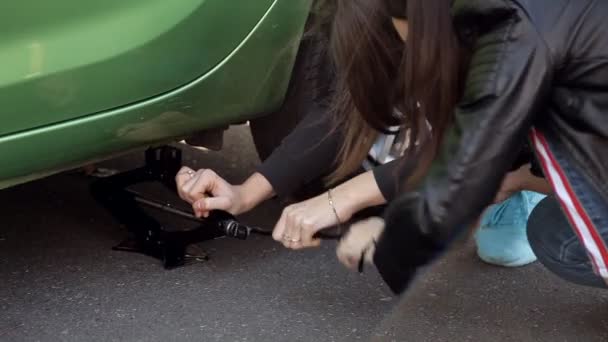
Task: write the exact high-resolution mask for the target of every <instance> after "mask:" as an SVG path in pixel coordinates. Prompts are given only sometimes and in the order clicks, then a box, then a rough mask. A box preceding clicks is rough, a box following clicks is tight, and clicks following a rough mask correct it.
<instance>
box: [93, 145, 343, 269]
mask: <svg viewBox="0 0 608 342" xmlns="http://www.w3.org/2000/svg"><path fill="white" fill-rule="evenodd" d="M181 165H182V152H181V150H180V149H178V148H175V147H171V146H162V147H156V148H150V149H148V150H147V151H146V152H145V165H144V166H143V167H140V168H137V169H134V170H130V171H126V172H123V173H119V174H116V175H113V176H110V177H107V178H100V179H98V180H96V181H95V182H94V183H93V184H92V185H91V192H92V194H93V196H94V197H95V199H96V200H97V201H98V202H99V203H100V204H102V205H103V206H104V207H105V208H106V209H107V210H108V211H109V212H110V214H111V215H112V216H113V217H114V218H115V219H116V220H117V221H118V222H119V223H120V224H122V225H123V226H125V227H126V228H127V230H128V232H129V237H128V238H127V239H126V240H125V241H123V242H121V243H120V244H118V245H116V246H115V247H113V249H114V250H119V251H128V252H137V253H143V254H145V255H149V256H152V257H155V258H158V259H160V260H161V261H162V263H163V266H164V267H165V268H166V269H172V268H175V267H179V266H182V265H184V264H186V263H188V262H190V261H193V260H206V259H207V255H206V254H205V253H196V254H194V255H193V254H188V253H187V247H188V246H190V245H192V244H195V243H199V242H203V241H207V240H213V239H217V238H222V237H231V238H236V239H240V240H246V239H247V238H248V237H249V236H250V235H251V234H252V233H254V234H261V235H270V234H271V232H270V231H269V230H264V229H261V228H257V227H250V226H246V225H244V224H242V223H240V222H239V221H237V220H236V219H235V218H234V217H233V216H232V215H230V214H229V213H226V212H223V211H214V212H212V213H211V214H210V215H209V217H208V218H203V219H199V218H197V217H196V216H194V215H192V214H191V213H189V212H187V211H185V210H181V209H179V208H177V207H175V206H173V205H171V204H170V203H165V202H162V201H158V200H155V199H151V198H146V197H144V196H143V195H142V194H140V193H138V192H136V191H134V190H132V189H129V187H131V186H134V185H136V184H140V183H151V182H158V183H160V184H162V185H164V187H166V188H167V189H168V190H169V191H171V192H173V193H175V191H176V184H175V175H176V174H177V172H178V171H179V169H180V168H181ZM144 208H149V209H154V210H157V211H162V212H165V213H168V214H170V215H173V216H176V217H180V218H182V219H186V220H189V221H192V222H195V223H196V227H195V228H193V229H189V230H181V231H180V230H175V229H167V228H169V227H166V226H163V224H161V223H160V222H159V221H158V220H157V219H155V218H154V217H152V216H151V215H148V214H147V213H146V211H145V210H144ZM340 236H341V232H340V231H330V232H323V233H322V234H321V235H320V236H319V237H321V238H323V239H339V238H340Z"/></svg>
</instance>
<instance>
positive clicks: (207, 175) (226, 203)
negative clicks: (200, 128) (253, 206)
mask: <svg viewBox="0 0 608 342" xmlns="http://www.w3.org/2000/svg"><path fill="white" fill-rule="evenodd" d="M175 181H176V183H177V193H178V194H179V197H181V198H182V199H183V200H184V201H186V202H188V203H190V204H191V205H192V209H193V210H194V213H195V215H196V216H197V217H207V216H209V212H210V211H212V210H224V211H227V212H229V213H231V214H233V215H238V214H240V213H242V212H243V211H245V209H246V207H247V206H246V205H245V200H244V196H243V194H242V193H241V191H240V190H241V189H240V187H239V186H235V185H232V184H230V183H228V182H227V181H225V180H224V179H223V178H222V177H220V176H218V175H217V174H216V173H215V172H213V170H210V169H200V170H198V171H194V170H192V169H191V168H189V167H185V166H184V167H182V169H181V170H180V171H179V172H178V173H177V175H176V176H175Z"/></svg>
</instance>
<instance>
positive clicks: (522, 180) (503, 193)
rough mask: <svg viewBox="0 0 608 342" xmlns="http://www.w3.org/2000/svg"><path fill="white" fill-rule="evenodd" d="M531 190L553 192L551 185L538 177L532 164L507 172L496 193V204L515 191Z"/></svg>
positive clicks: (544, 192) (543, 192)
mask: <svg viewBox="0 0 608 342" xmlns="http://www.w3.org/2000/svg"><path fill="white" fill-rule="evenodd" d="M522 190H529V191H535V192H538V193H541V194H545V195H548V194H549V193H551V192H552V189H551V185H550V184H549V182H547V180H546V179H544V178H539V177H536V176H534V175H533V174H532V172H531V171H530V164H526V165H523V166H522V167H520V168H519V169H517V170H515V171H512V172H509V173H507V175H506V176H505V178H504V179H503V180H502V184H501V186H500V190H498V193H497V194H496V197H495V199H494V204H496V203H502V202H504V201H505V200H507V199H508V198H509V197H511V196H512V195H513V194H514V193H516V192H519V191H522Z"/></svg>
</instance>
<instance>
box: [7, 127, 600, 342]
mask: <svg viewBox="0 0 608 342" xmlns="http://www.w3.org/2000/svg"><path fill="white" fill-rule="evenodd" d="M226 141H227V145H228V146H226V148H225V150H224V151H223V152H221V153H214V152H204V151H198V150H194V149H190V148H187V149H186V151H187V153H186V157H187V160H188V163H189V164H191V165H195V166H198V167H210V168H213V169H216V170H218V171H219V173H220V174H222V175H224V176H226V177H227V178H228V179H229V180H232V181H240V180H243V179H244V178H245V177H246V176H247V175H248V174H249V173H250V172H251V170H252V169H253V167H254V166H255V164H256V163H257V162H258V161H257V156H256V154H255V151H254V149H253V147H252V143H251V139H250V136H249V133H248V131H247V128H246V126H241V127H238V128H234V129H232V130H231V131H230V132H229V135H228V137H227V140H226ZM140 162H141V155H140V154H137V153H136V154H132V155H130V156H127V157H123V158H120V159H117V160H113V161H110V162H108V163H105V164H104V165H105V166H109V167H116V168H121V169H125V168H129V167H133V166H137V165H139V163H140ZM89 181H90V180H89V179H87V178H86V177H83V176H81V175H78V174H74V173H64V174H61V175H57V176H53V177H50V178H47V179H44V180H41V181H36V182H32V183H29V184H25V185H22V186H18V187H14V188H11V189H7V190H4V191H0V217H2V222H1V223H0V277H1V278H0V279H1V280H0V341H270V340H275V341H353V340H369V339H370V337H371V338H373V339H376V340H388V341H391V340H394V341H608V295H607V294H605V293H604V292H603V291H599V290H594V289H586V288H581V287H576V286H571V285H569V284H567V283H565V282H563V281H561V280H559V279H557V278H555V277H554V276H553V275H551V274H549V273H548V272H547V271H545V270H544V269H543V268H542V267H541V266H539V265H532V266H529V267H524V268H521V269H512V270H509V269H501V268H496V267H491V266H487V265H484V264H482V263H481V262H479V261H478V260H477V259H476V258H475V256H474V251H473V249H472V247H471V246H470V244H469V245H467V246H464V247H462V248H460V249H459V250H457V251H455V252H453V253H452V254H451V255H450V256H449V258H447V259H446V260H444V261H443V262H441V263H439V264H438V265H435V266H433V267H432V268H431V269H429V270H427V271H426V272H425V273H424V274H423V276H422V277H421V278H420V279H419V281H418V282H417V283H416V284H415V286H414V287H413V288H412V289H411V291H409V292H408V295H407V296H405V297H404V298H402V299H401V300H399V299H397V298H394V297H393V296H392V295H391V294H390V292H389V291H388V289H387V288H386V287H385V286H384V285H383V283H382V281H381V279H380V278H379V277H378V275H377V274H376V273H375V272H374V271H373V270H370V271H368V272H366V273H365V274H363V275H359V274H353V273H350V272H348V271H346V270H345V269H343V268H342V267H341V266H340V265H339V264H338V262H337V261H336V258H335V257H334V247H335V244H333V243H331V242H330V243H325V244H324V246H323V247H322V248H320V249H318V250H311V251H303V252H290V251H287V250H285V249H283V248H280V247H279V246H278V245H277V244H275V243H274V242H272V241H271V240H270V239H265V238H257V239H255V240H254V241H245V242H242V241H235V240H216V241H212V242H206V243H203V244H201V248H203V249H205V250H207V251H208V252H210V253H211V259H210V260H209V261H208V262H205V263H199V264H194V265H189V266H187V267H184V268H180V269H176V270H172V271H165V270H163V269H162V267H161V266H160V265H159V263H158V262H157V261H156V260H154V259H151V258H148V257H145V256H141V255H136V254H126V253H121V252H114V251H111V250H110V247H111V246H112V245H113V244H115V243H116V242H118V241H120V240H121V239H122V238H123V237H124V234H125V232H124V230H123V229H122V228H121V227H119V226H118V225H117V224H115V223H114V222H113V221H112V219H111V218H110V217H109V216H108V215H107V213H105V212H104V210H103V209H101V208H100V207H98V206H97V205H96V204H95V202H94V201H93V200H92V199H91V198H90V196H89V195H88V192H87V188H88V184H89ZM279 214H280V205H279V203H277V202H276V201H270V202H269V203H267V204H265V205H263V206H262V207H260V208H258V209H256V210H255V211H254V212H252V213H251V214H249V215H246V216H245V217H243V220H245V221H246V222H249V223H252V224H258V225H262V226H265V227H269V228H270V227H272V225H273V223H274V221H275V220H276V219H277V217H278V215H279Z"/></svg>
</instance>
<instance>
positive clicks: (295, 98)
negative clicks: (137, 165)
mask: <svg viewBox="0 0 608 342" xmlns="http://www.w3.org/2000/svg"><path fill="white" fill-rule="evenodd" d="M313 20H314V18H313V17H312V16H311V18H309V22H308V25H307V27H311V25H310V23H311V22H312V21H313ZM328 45H329V39H328V34H327V30H325V29H321V28H320V27H318V28H315V29H314V32H310V31H309V32H308V33H306V34H305V35H304V38H303V39H302V42H301V43H300V47H299V49H298V55H297V56H296V61H295V64H294V67H293V71H292V74H291V79H290V81H289V86H288V88H287V94H286V96H285V100H284V101H283V104H282V105H281V107H280V108H279V109H278V110H277V111H275V112H272V113H270V114H267V115H264V116H262V117H260V118H257V119H254V120H252V121H251V122H250V128H251V135H252V136H253V142H254V144H255V148H256V150H257V152H258V155H259V157H260V159H261V160H262V161H264V160H266V158H268V157H269V156H270V155H271V154H272V152H273V151H274V150H275V149H276V148H277V147H278V146H279V145H280V144H281V142H282V141H283V139H284V138H285V137H286V136H287V135H288V134H289V133H290V132H291V131H292V130H293V129H294V128H295V127H296V125H297V124H298V123H299V122H300V121H301V120H302V118H304V116H306V115H307V113H308V111H309V110H310V109H311V107H312V106H318V105H321V104H326V103H327V102H328V101H329V96H330V95H329V94H330V89H331V88H332V86H331V85H332V82H333V79H334V76H333V75H334V73H333V69H332V68H331V61H330V58H329V55H328Z"/></svg>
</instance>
